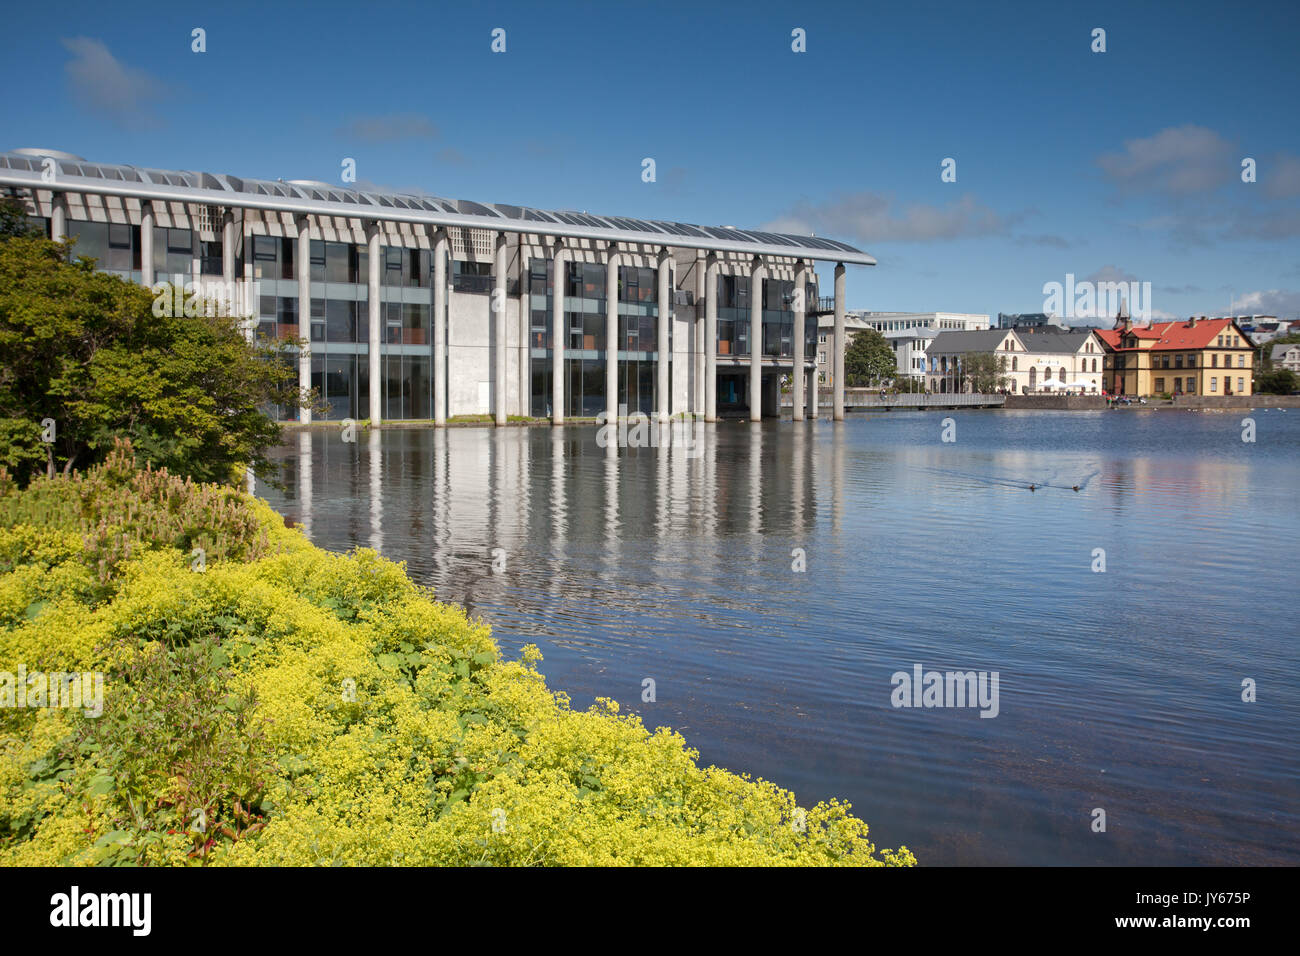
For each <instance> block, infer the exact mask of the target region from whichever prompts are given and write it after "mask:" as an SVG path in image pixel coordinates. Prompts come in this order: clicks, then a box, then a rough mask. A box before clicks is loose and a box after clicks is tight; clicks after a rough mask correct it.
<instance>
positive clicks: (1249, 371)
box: [1097, 316, 1255, 397]
mask: <svg viewBox="0 0 1300 956" xmlns="http://www.w3.org/2000/svg"><path fill="white" fill-rule="evenodd" d="M1097 335H1098V337H1099V338H1100V339H1101V340H1102V343H1103V345H1104V346H1105V349H1106V362H1105V368H1106V379H1105V381H1106V386H1107V390H1108V391H1109V392H1111V394H1114V395H1136V396H1140V397H1142V396H1151V395H1165V394H1171V395H1250V394H1252V388H1253V386H1254V383H1253V382H1252V380H1251V377H1252V375H1253V373H1254V359H1255V350H1254V348H1253V347H1252V346H1251V343H1250V340H1249V339H1248V338H1247V337H1246V333H1245V332H1243V331H1242V330H1241V328H1240V327H1239V326H1238V325H1237V323H1236V322H1234V321H1233V320H1232V319H1207V318H1205V317H1203V316H1202V317H1200V318H1198V317H1196V316H1193V317H1192V318H1190V319H1188V320H1187V321H1186V322H1156V323H1153V324H1151V325H1134V324H1133V320H1132V319H1122V320H1121V321H1120V322H1119V323H1117V324H1116V326H1115V328H1113V329H1104V330H1102V331H1101V332H1098V333H1097Z"/></svg>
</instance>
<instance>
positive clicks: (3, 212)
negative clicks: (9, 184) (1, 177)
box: [0, 196, 41, 240]
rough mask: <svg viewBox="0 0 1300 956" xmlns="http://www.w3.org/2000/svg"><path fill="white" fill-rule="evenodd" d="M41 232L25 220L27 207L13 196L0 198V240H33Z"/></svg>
mask: <svg viewBox="0 0 1300 956" xmlns="http://www.w3.org/2000/svg"><path fill="white" fill-rule="evenodd" d="M40 234H41V230H40V229H39V228H38V227H37V226H34V225H33V224H32V222H31V220H29V219H28V218H27V206H26V205H25V204H24V203H23V201H22V200H21V199H17V198H15V197H13V196H3V197H0V240H4V239H11V238H13V237H15V236H22V237H24V238H28V239H34V238H35V237H37V236H39V235H40Z"/></svg>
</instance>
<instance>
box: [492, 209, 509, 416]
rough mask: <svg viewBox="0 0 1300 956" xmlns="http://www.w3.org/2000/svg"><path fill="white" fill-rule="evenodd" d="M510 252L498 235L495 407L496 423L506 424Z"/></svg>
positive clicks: (494, 313)
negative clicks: (507, 306)
mask: <svg viewBox="0 0 1300 956" xmlns="http://www.w3.org/2000/svg"><path fill="white" fill-rule="evenodd" d="M508 251H509V245H508V240H507V239H506V234H505V233H504V232H499V233H497V245H496V265H495V266H494V271H495V272H496V289H495V290H494V291H493V293H492V319H493V322H492V334H493V338H494V343H493V344H494V345H495V346H496V355H495V370H494V371H493V373H492V378H493V382H492V390H493V399H494V400H493V405H494V406H495V407H494V411H495V413H496V423H497V424H498V425H504V424H505V423H506V393H507V392H508V389H507V388H506V311H507V310H506V279H507V278H508V276H507V274H506V253H507V252H508Z"/></svg>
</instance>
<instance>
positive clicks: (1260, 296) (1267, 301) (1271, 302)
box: [1232, 289, 1300, 318]
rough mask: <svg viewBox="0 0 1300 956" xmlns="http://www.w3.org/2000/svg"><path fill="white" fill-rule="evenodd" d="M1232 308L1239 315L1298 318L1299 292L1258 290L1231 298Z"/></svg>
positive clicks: (1299, 311) (1299, 312)
mask: <svg viewBox="0 0 1300 956" xmlns="http://www.w3.org/2000/svg"><path fill="white" fill-rule="evenodd" d="M1232 308H1233V311H1234V312H1237V313H1238V314H1241V315H1276V316H1278V317H1280V318H1292V317H1295V316H1300V292H1292V291H1290V290H1288V289H1258V290H1256V291H1254V292H1247V293H1246V294H1245V295H1239V296H1236V297H1234V298H1233V300H1232Z"/></svg>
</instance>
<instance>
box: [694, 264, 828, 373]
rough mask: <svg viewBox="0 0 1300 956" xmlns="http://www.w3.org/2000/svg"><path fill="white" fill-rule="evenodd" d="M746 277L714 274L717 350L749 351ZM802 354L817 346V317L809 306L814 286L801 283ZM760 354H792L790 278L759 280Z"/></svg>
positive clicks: (814, 297)
mask: <svg viewBox="0 0 1300 956" xmlns="http://www.w3.org/2000/svg"><path fill="white" fill-rule="evenodd" d="M750 285H751V283H750V279H749V277H748V276H725V275H720V276H718V354H719V355H744V356H748V355H749V354H750V351H749V324H750V318H751V316H750V308H751V306H752V303H751V302H750ZM804 302H805V304H806V308H807V310H808V311H807V312H805V315H804V358H805V361H806V360H807V359H808V358H809V357H811V356H812V355H813V354H814V353H815V352H816V350H817V319H816V318H815V317H814V316H812V315H811V314H810V313H811V307H812V306H813V305H814V304H815V303H816V302H817V290H816V287H815V286H813V285H812V284H811V283H805V284H804ZM762 318H763V330H762V331H763V340H762V350H763V352H762V354H763V355H764V356H765V357H767V358H793V357H794V282H793V281H791V280H786V279H764V280H763V307H762Z"/></svg>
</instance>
